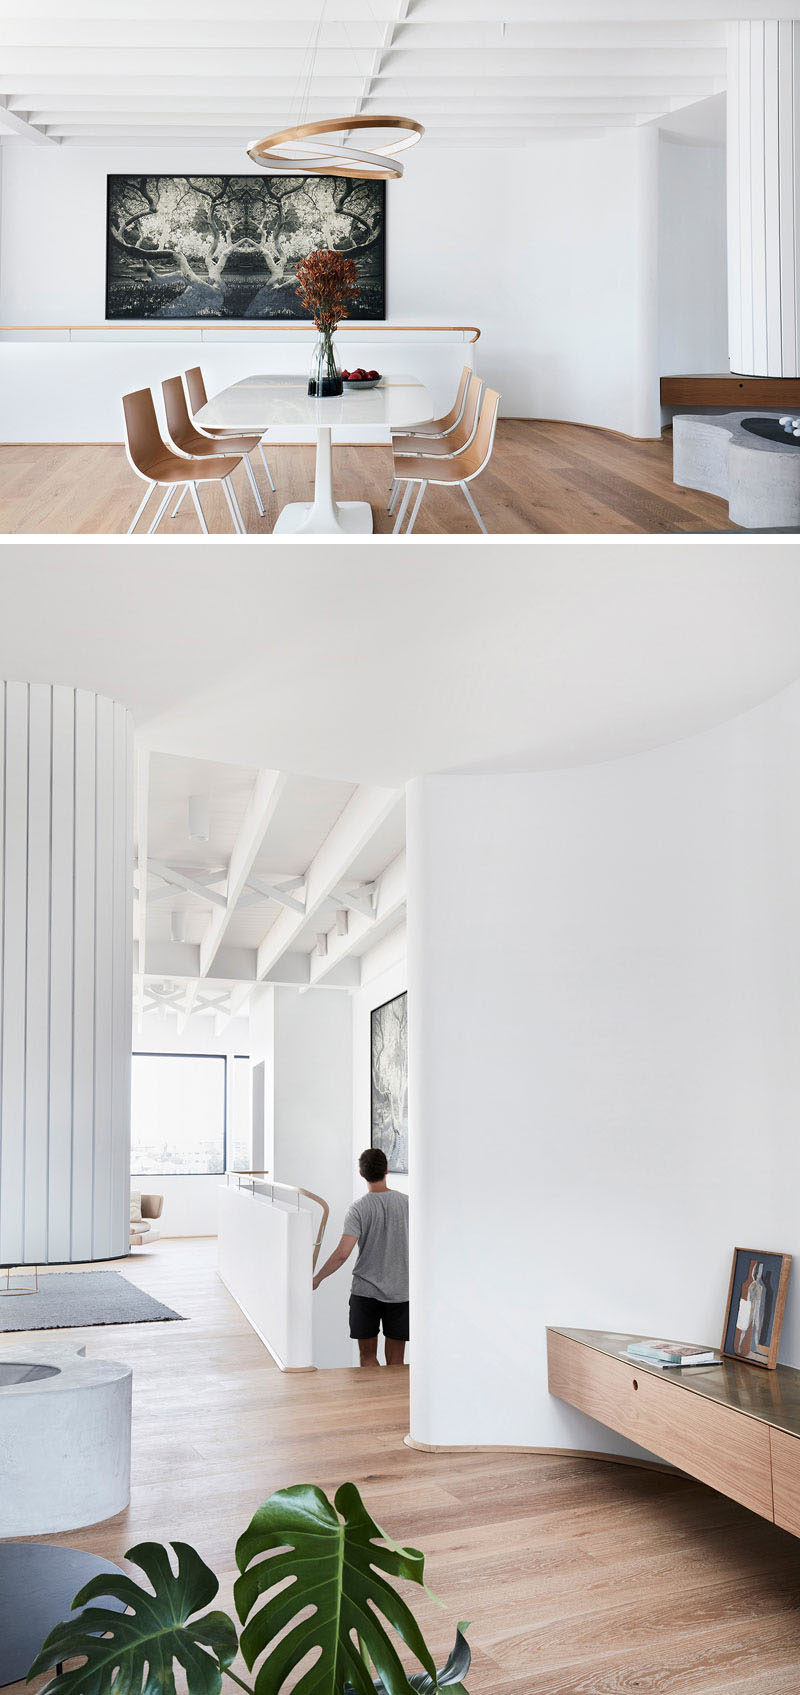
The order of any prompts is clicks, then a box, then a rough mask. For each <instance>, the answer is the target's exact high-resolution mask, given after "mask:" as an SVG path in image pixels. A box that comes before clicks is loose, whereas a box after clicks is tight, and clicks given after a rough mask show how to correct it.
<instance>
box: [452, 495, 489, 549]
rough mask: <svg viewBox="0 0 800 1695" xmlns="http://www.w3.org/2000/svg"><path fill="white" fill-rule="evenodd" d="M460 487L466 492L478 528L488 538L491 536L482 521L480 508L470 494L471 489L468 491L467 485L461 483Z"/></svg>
mask: <svg viewBox="0 0 800 1695" xmlns="http://www.w3.org/2000/svg"><path fill="white" fill-rule="evenodd" d="M459 487H460V488H461V489H463V491H464V494H465V495H466V498H467V503H468V505H469V507H470V510H471V511H472V513H473V514H474V517H475V520H476V522H477V525H478V528H479V530H482V531H483V534H484V535H485V536H488V534H489V531H488V530H487V528H486V525H485V524H484V521H483V519H482V517H481V515H480V512H479V511H478V508H477V506H476V505H475V502H474V500H473V498H472V495H471V494H470V492H469V489H468V488H467V485H466V483H460V484H459Z"/></svg>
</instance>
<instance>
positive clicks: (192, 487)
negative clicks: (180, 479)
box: [186, 483, 208, 536]
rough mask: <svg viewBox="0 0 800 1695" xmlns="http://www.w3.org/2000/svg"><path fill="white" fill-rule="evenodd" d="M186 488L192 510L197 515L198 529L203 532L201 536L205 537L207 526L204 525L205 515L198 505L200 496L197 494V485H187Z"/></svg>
mask: <svg viewBox="0 0 800 1695" xmlns="http://www.w3.org/2000/svg"><path fill="white" fill-rule="evenodd" d="M186 487H187V488H188V490H189V493H190V494H191V497H192V500H193V501H194V509H195V512H196V513H197V516H198V518H199V519H200V528H201V530H202V532H203V535H204V536H207V535H208V525H207V523H206V518H205V513H204V511H203V508H202V506H201V505H200V496H199V494H198V492H197V484H196V483H187V484H186Z"/></svg>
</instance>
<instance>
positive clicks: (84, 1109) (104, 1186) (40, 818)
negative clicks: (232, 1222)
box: [0, 682, 133, 1265]
mask: <svg viewBox="0 0 800 1695" xmlns="http://www.w3.org/2000/svg"><path fill="white" fill-rule="evenodd" d="M132 843H133V726H132V721H131V717H130V714H129V713H128V712H127V710H126V709H125V708H124V707H122V706H120V705H119V704H118V703H117V702H115V701H112V700H106V699H104V698H103V697H102V696H100V695H94V694H90V693H88V692H86V691H84V690H81V689H70V688H63V687H56V686H53V687H50V686H49V685H47V684H41V683H31V684H27V683H17V682H7V683H0V1264H2V1265H8V1264H20V1265H22V1264H27V1265H31V1264H35V1263H38V1264H46V1263H48V1262H51V1263H53V1262H60V1261H68V1260H89V1259H104V1258H109V1257H112V1256H116V1255H119V1254H124V1253H126V1252H127V1250H128V1236H129V1199H128V1196H129V1188H130V1177H129V1173H130V1064H131V983H132V941H131V934H132V911H131V908H132V898H133V895H132V888H133V864H132V857H133V848H132Z"/></svg>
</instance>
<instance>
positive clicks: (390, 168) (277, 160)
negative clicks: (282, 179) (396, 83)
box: [247, 116, 425, 182]
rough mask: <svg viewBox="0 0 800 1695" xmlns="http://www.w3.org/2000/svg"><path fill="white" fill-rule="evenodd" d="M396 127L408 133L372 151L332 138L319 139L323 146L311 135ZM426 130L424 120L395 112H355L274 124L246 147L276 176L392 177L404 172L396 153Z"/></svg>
mask: <svg viewBox="0 0 800 1695" xmlns="http://www.w3.org/2000/svg"><path fill="white" fill-rule="evenodd" d="M386 129H398V130H403V131H405V132H406V133H405V134H404V135H402V136H401V138H400V139H399V140H398V141H390V142H388V144H387V145H386V146H385V147H378V148H376V149H375V151H374V152H369V153H367V152H362V151H361V150H360V149H358V148H355V147H349V146H346V145H344V144H343V143H340V144H339V145H337V144H336V143H335V142H332V141H323V142H322V144H321V146H320V145H315V141H313V140H312V139H311V138H316V137H317V136H325V135H333V134H336V133H344V134H347V132H348V131H350V130H386ZM424 134H425V131H424V128H423V126H422V124H418V123H417V122H416V120H415V119H414V118H394V117H372V116H370V117H363V116H362V117H353V118H323V119H320V120H319V121H318V122H317V123H310V124H293V125H292V126H291V127H290V128H288V129H281V130H276V131H275V134H274V135H267V136H264V138H263V140H262V141H254V142H253V144H252V146H251V147H248V149H247V152H248V156H249V158H251V159H252V160H253V162H254V164H256V165H261V166H264V167H265V168H266V169H267V170H269V171H270V172H272V173H274V174H276V175H278V176H295V177H296V176H298V175H302V174H303V173H308V174H309V175H311V174H313V175H314V176H322V177H365V178H367V179H369V180H377V179H379V178H383V179H384V180H385V181H387V182H396V181H398V180H399V179H400V177H402V175H403V170H404V166H403V163H402V160H400V159H399V158H398V157H397V155H398V154H399V153H405V152H407V151H408V148H409V147H414V146H415V145H416V143H417V142H418V141H419V139H420V136H422V135H424Z"/></svg>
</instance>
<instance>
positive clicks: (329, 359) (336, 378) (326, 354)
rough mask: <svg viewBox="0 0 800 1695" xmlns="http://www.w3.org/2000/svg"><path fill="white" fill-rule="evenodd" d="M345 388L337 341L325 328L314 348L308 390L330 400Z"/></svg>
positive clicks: (320, 398) (316, 395) (322, 398)
mask: <svg viewBox="0 0 800 1695" xmlns="http://www.w3.org/2000/svg"><path fill="white" fill-rule="evenodd" d="M343 389H344V384H343V383H342V367H341V365H340V364H339V356H338V354H337V352H336V343H335V341H334V339H333V335H332V333H330V332H326V331H324V330H323V331H321V333H320V335H319V337H318V339H317V344H316V347H315V348H314V356H313V358H312V361H311V374H310V376H309V379H308V392H309V394H310V395H313V396H315V397H316V399H318V400H329V399H330V398H331V397H332V396H335V395H337V394H341V393H342V392H343Z"/></svg>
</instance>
